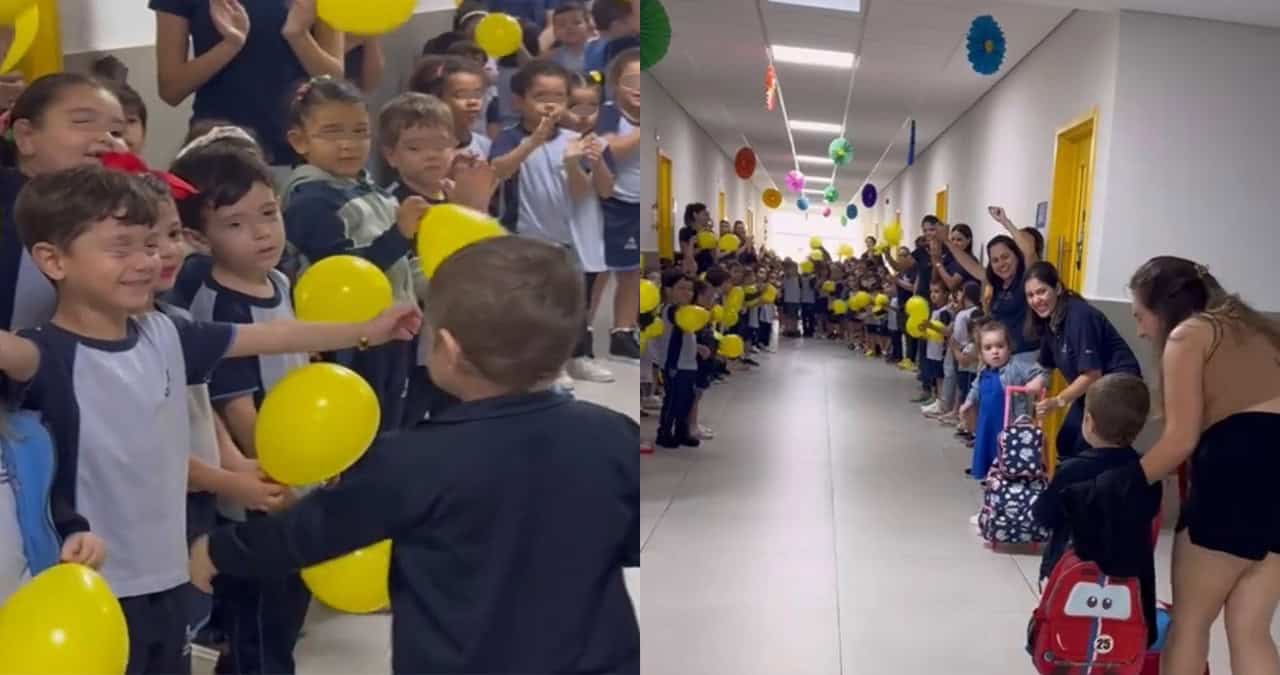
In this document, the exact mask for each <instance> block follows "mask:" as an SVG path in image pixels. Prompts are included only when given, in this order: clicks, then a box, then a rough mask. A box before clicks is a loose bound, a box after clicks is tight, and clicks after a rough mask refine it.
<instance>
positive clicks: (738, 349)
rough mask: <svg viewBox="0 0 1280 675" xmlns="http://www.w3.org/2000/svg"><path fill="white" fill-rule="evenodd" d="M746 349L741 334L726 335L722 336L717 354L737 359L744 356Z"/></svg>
mask: <svg viewBox="0 0 1280 675" xmlns="http://www.w3.org/2000/svg"><path fill="white" fill-rule="evenodd" d="M745 349H746V347H745V345H743V343H742V336H741V335H726V336H724V337H722V338H720V344H719V345H718V346H717V347H716V354H719V355H720V356H723V357H725V358H726V359H736V358H740V357H741V356H742V353H743V351H744V350H745Z"/></svg>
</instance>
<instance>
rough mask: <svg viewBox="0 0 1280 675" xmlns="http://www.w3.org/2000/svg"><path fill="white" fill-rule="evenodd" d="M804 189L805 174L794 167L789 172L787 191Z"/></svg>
mask: <svg viewBox="0 0 1280 675" xmlns="http://www.w3.org/2000/svg"><path fill="white" fill-rule="evenodd" d="M803 189H804V174H802V173H800V172H799V171H797V170H795V169H792V170H790V171H788V172H787V191H788V192H800V191H801V190H803Z"/></svg>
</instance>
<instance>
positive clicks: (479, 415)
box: [427, 390, 573, 424]
mask: <svg viewBox="0 0 1280 675" xmlns="http://www.w3.org/2000/svg"><path fill="white" fill-rule="evenodd" d="M572 401H573V397H571V396H569V395H567V394H562V393H560V392H557V391H552V390H545V391H537V392H530V393H524V394H511V395H508V396H498V397H496V398H486V399H482V400H479V401H469V402H464V403H459V404H457V405H455V406H453V407H450V408H449V409H447V410H445V411H444V412H442V413H440V414H439V415H436V416H433V417H432V418H431V420H430V421H428V422H427V423H428V424H457V423H460V422H474V421H477V420H486V419H497V418H501V417H516V416H519V415H529V414H532V413H537V412H542V411H545V410H550V409H552V408H557V407H559V406H562V405H565V404H568V403H570V402H572Z"/></svg>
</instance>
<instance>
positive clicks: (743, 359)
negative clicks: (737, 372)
mask: <svg viewBox="0 0 1280 675" xmlns="http://www.w3.org/2000/svg"><path fill="white" fill-rule="evenodd" d="M742 362H743V363H745V364H747V365H748V366H758V365H760V362H759V361H755V360H752V359H749V358H746V357H745V356H744V357H743V358H742Z"/></svg>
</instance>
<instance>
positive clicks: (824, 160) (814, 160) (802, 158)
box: [796, 155, 835, 166]
mask: <svg viewBox="0 0 1280 675" xmlns="http://www.w3.org/2000/svg"><path fill="white" fill-rule="evenodd" d="M796 161H797V162H799V163H801V164H825V165H827V166H831V165H832V164H835V162H833V161H831V158H830V157H820V156H818V155H796Z"/></svg>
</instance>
